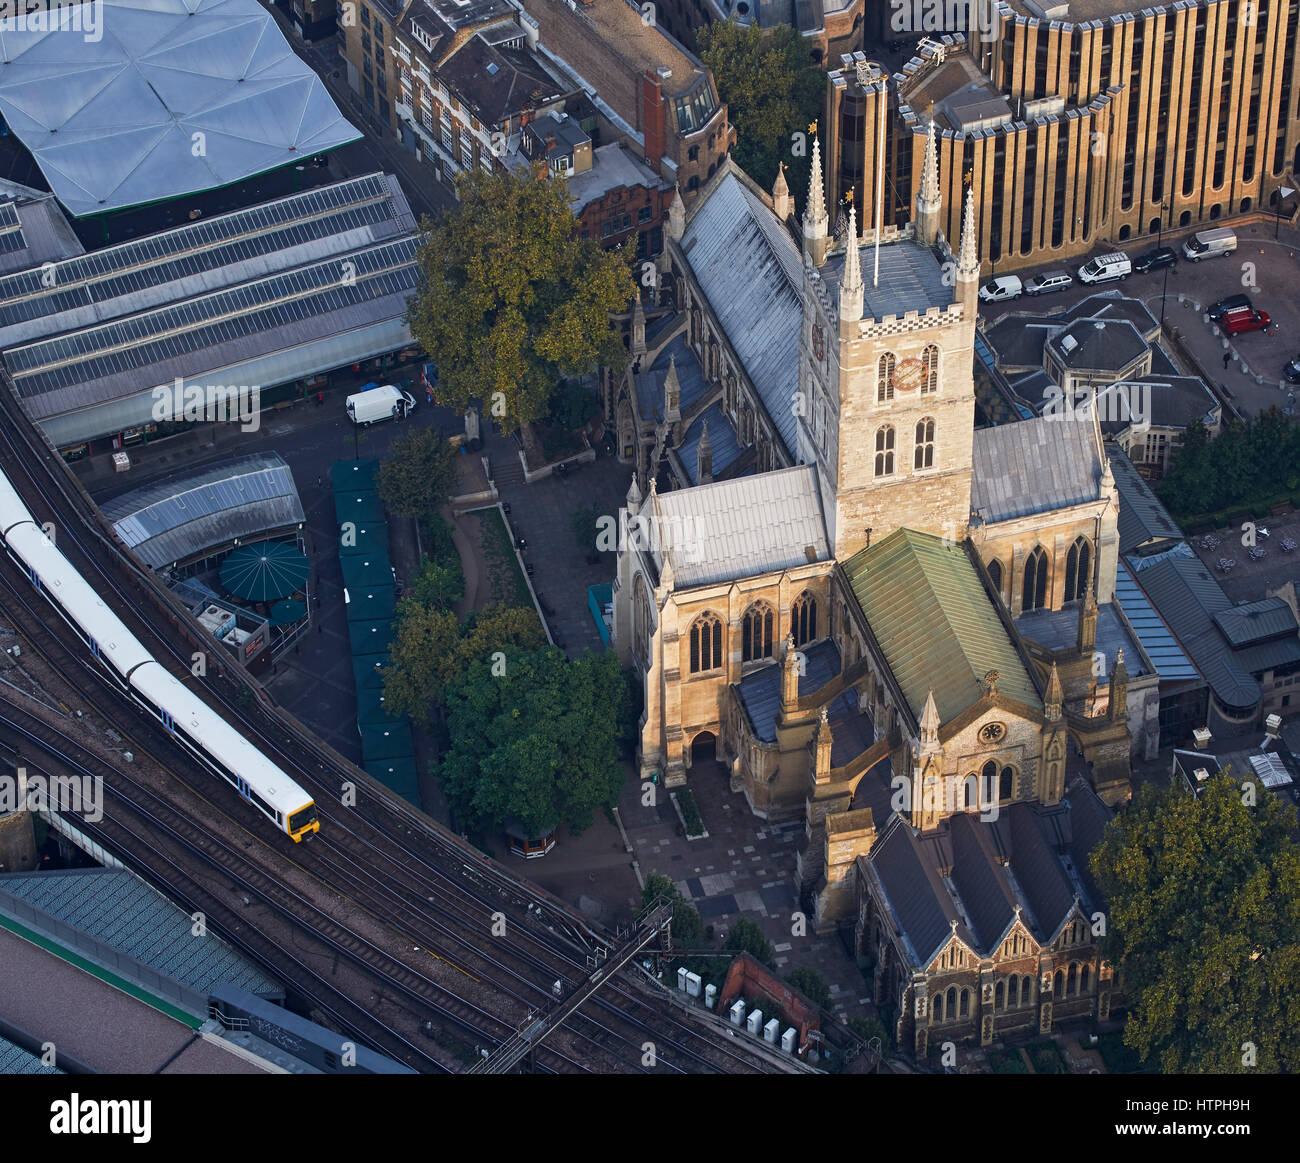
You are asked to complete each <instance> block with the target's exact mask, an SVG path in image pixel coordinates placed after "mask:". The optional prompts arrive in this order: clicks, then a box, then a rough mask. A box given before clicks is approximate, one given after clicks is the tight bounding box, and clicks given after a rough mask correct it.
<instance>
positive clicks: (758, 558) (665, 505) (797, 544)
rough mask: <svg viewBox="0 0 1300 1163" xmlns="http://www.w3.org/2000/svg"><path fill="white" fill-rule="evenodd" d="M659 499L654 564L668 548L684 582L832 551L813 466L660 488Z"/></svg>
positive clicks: (699, 582)
mask: <svg viewBox="0 0 1300 1163" xmlns="http://www.w3.org/2000/svg"><path fill="white" fill-rule="evenodd" d="M653 503H654V504H655V505H656V506H657V516H658V521H659V529H660V535H661V536H662V537H663V538H664V542H665V543H664V544H663V545H661V546H657V547H656V550H655V564H656V566H657V567H658V568H659V569H660V570H661V571H662V569H663V562H664V555H665V553H666V554H667V556H668V559H669V561H670V563H671V565H672V570H673V578H674V584H675V585H676V586H677V588H679V589H686V588H689V587H691V586H703V585H709V584H711V583H713V582H719V581H725V580H728V579H730V578H739V577H753V576H754V575H755V574H760V573H770V572H774V571H778V570H783V569H790V568H792V567H794V566H796V565H807V564H808V563H809V562H810V561H826V560H828V559H829V558H830V556H831V550H830V544H829V542H828V541H827V539H826V525H825V521H824V520H823V518H822V505H821V495H820V493H819V492H818V490H817V477H816V470H815V469H813V468H812V466H810V465H796V466H794V467H793V468H785V469H778V470H776V471H774V472H765V473H759V474H757V475H756V476H752V477H751V476H746V477H740V478H739V479H737V480H729V481H715V482H714V483H713V484H709V485H697V486H696V487H695V488H691V489H677V490H675V491H673V492H670V493H658V494H656V497H655V500H654V502H653ZM642 512H643V513H645V512H646V509H645V508H643V509H642ZM808 550H811V553H809V552H808Z"/></svg>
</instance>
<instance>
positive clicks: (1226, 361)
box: [1223, 351, 1232, 372]
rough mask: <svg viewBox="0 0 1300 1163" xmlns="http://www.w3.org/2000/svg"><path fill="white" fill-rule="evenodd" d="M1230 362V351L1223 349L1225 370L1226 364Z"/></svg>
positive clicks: (1224, 368) (1225, 368)
mask: <svg viewBox="0 0 1300 1163" xmlns="http://www.w3.org/2000/svg"><path fill="white" fill-rule="evenodd" d="M1231 362H1232V352H1230V351H1225V352H1224V353H1223V370H1224V371H1225V372H1226V371H1227V370H1228V364H1230V363H1231Z"/></svg>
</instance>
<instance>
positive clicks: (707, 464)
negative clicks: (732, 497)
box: [695, 420, 713, 485]
mask: <svg viewBox="0 0 1300 1163" xmlns="http://www.w3.org/2000/svg"><path fill="white" fill-rule="evenodd" d="M695 462H696V472H695V475H696V477H697V481H696V483H697V484H701V485H707V484H711V483H712V481H713V445H712V443H711V442H710V441H709V422H708V421H707V420H705V421H704V431H703V432H701V433H700V443H699V444H698V445H697V446H696V449H695Z"/></svg>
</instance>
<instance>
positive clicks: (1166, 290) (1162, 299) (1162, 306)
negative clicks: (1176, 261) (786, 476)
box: [1160, 267, 1169, 336]
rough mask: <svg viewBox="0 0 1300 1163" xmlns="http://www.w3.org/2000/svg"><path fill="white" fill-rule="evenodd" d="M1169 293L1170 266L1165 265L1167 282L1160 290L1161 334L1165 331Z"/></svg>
mask: <svg viewBox="0 0 1300 1163" xmlns="http://www.w3.org/2000/svg"><path fill="white" fill-rule="evenodd" d="M1168 293H1169V268H1168V267H1165V283H1164V286H1163V287H1162V288H1161V290H1160V334H1161V335H1162V336H1163V335H1164V333H1165V296H1166V295H1168Z"/></svg>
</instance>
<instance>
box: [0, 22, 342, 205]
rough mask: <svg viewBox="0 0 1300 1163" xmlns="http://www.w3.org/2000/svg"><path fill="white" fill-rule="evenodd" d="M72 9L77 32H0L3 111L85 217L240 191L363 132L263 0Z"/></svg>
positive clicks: (60, 193)
mask: <svg viewBox="0 0 1300 1163" xmlns="http://www.w3.org/2000/svg"><path fill="white" fill-rule="evenodd" d="M62 11H63V12H64V13H72V14H75V16H68V17H65V18H64V22H65V24H66V23H69V22H71V25H72V26H71V27H61V28H54V29H41V30H33V29H31V28H25V27H24V28H21V29H20V28H8V29H6V30H4V31H0V60H3V62H4V65H3V67H0V115H3V117H4V119H5V122H6V123H7V124H8V125H9V127H10V129H12V130H13V132H14V133H15V134H16V135H17V137H18V138H19V140H21V141H22V143H23V145H25V146H26V147H27V148H28V149H29V150H30V151H31V153H32V155H33V157H34V158H35V159H36V164H37V165H39V166H40V168H41V172H42V173H43V174H44V175H45V178H46V180H47V181H48V182H49V184H50V188H51V189H52V190H53V191H54V193H55V195H56V196H57V197H58V199H59V201H60V202H61V203H62V204H63V205H64V206H65V207H66V208H67V210H68V211H69V213H71V214H72V215H73V216H75V217H81V216H83V215H87V214H99V213H103V212H105V211H108V210H116V209H121V208H123V207H126V206H135V205H139V204H141V203H144V202H157V201H163V200H165V199H168V198H175V197H179V196H181V195H184V194H192V193H196V192H198V191H201V190H208V189H212V188H213V187H217V186H225V185H229V184H230V183H232V182H238V181H242V180H243V179H245V178H248V177H251V176H253V175H254V174H260V173H265V172H266V171H268V170H272V169H275V168H277V167H279V166H282V165H288V164H291V163H293V162H294V161H296V160H298V159H300V158H301V159H304V160H305V159H307V158H310V157H311V156H312V155H314V154H317V153H320V152H322V151H323V150H328V149H333V148H335V147H336V146H339V145H343V144H345V143H346V142H349V141H355V140H357V138H359V137H360V136H361V135H360V134H359V133H358V131H357V130H356V129H355V128H354V127H353V126H352V125H350V124H349V123H348V122H347V121H346V120H345V119H344V118H343V116H342V114H341V113H340V112H339V110H338V108H337V107H336V106H335V104H334V102H333V100H332V99H331V98H330V96H329V93H328V92H327V91H326V89H325V86H324V85H323V84H322V83H321V81H320V78H319V77H317V76H316V74H315V73H314V72H313V71H312V70H311V68H310V67H309V66H308V65H307V64H306V63H305V62H304V61H302V60H301V59H299V57H297V56H296V55H295V54H294V52H293V50H292V49H291V48H290V47H289V44H288V42H287V41H286V40H285V39H284V36H283V35H282V34H281V32H280V30H279V28H278V27H277V25H276V23H275V20H274V18H273V17H272V16H271V15H270V13H268V12H267V11H266V10H265V9H263V8H262V7H261V5H260V4H258V2H257V0H98V2H96V3H94V4H84V5H81V6H80V7H78V8H73V9H63V10H62ZM49 19H50V20H51V21H53V19H54V17H53V14H51V15H50V17H49ZM14 23H16V22H15V21H5V24H14ZM197 134H202V135H203V136H202V137H201V138H200V137H197V136H196V135H197Z"/></svg>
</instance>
